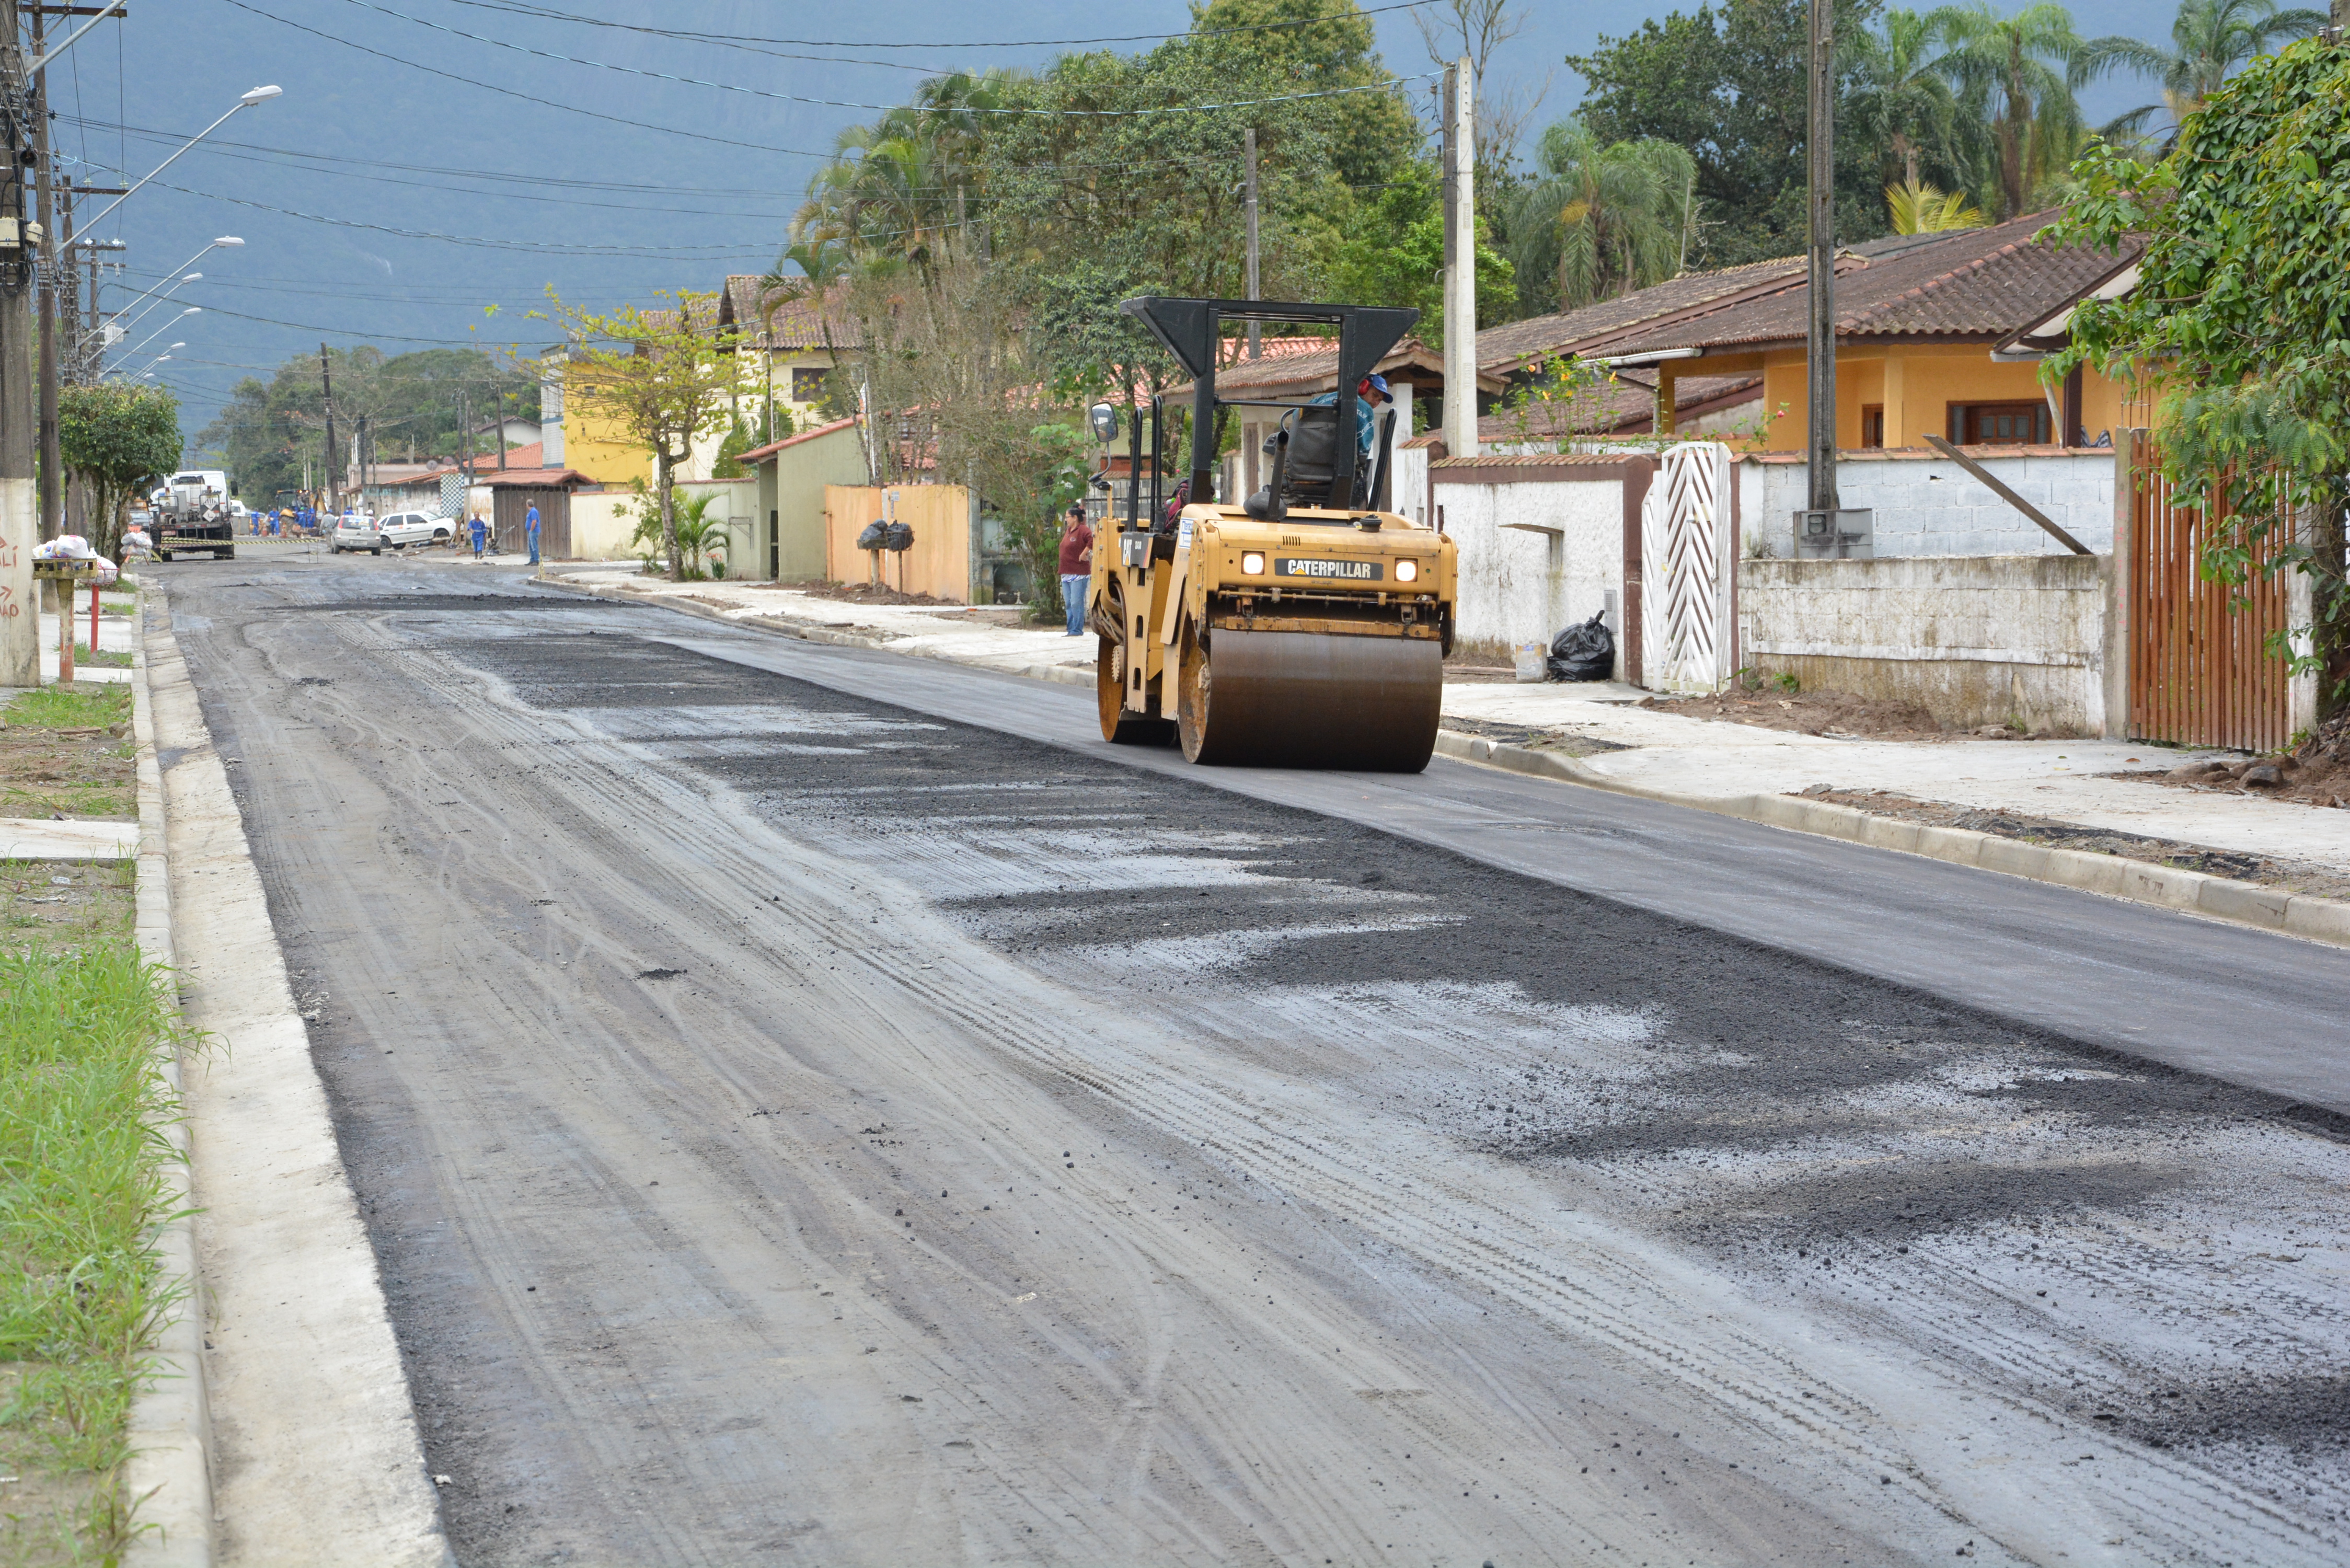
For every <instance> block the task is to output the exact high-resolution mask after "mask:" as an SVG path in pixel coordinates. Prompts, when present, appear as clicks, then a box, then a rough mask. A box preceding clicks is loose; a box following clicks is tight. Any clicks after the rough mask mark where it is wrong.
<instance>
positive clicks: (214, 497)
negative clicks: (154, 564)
mask: <svg viewBox="0 0 2350 1568" xmlns="http://www.w3.org/2000/svg"><path fill="white" fill-rule="evenodd" d="M152 500H153V503H154V512H155V558H156V559H157V560H159V561H168V560H170V559H171V558H172V556H174V555H187V554H190V553H192V552H194V551H198V550H209V551H211V552H212V553H213V555H214V556H217V557H218V558H220V559H221V560H224V561H228V560H234V559H235V558H236V524H235V519H234V517H233V516H231V515H230V512H229V498H228V475H227V474H226V473H224V472H222V471H221V470H219V469H216V468H200V469H184V470H182V471H181V472H178V473H175V474H173V475H172V477H171V479H170V480H169V481H167V482H166V483H163V484H162V485H161V486H159V487H158V488H157V489H156V491H155V493H154V495H153V497H152Z"/></svg>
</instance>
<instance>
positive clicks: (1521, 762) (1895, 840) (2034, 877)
mask: <svg viewBox="0 0 2350 1568" xmlns="http://www.w3.org/2000/svg"><path fill="white" fill-rule="evenodd" d="M531 580H532V581H533V582H535V583H536V584H539V585H540V586H542V587H551V588H559V589H561V590H562V591H563V592H565V593H569V594H578V595H581V596H583V597H589V598H598V599H605V600H608V601H609V602H612V603H615V604H633V605H650V606H652V607H657V608H660V609H666V610H674V611H676V612H677V613H679V614H681V615H690V616H699V617H700V618H702V619H703V620H714V621H716V622H718V623H719V624H720V625H722V626H748V627H755V628H758V629H759V630H762V631H772V632H777V633H780V634H782V635H783V636H785V637H793V638H797V639H801V640H802V641H805V642H820V643H827V644H830V645H832V646H834V647H838V648H865V649H874V650H876V651H879V652H882V653H895V654H898V655H899V656H900V657H903V658H914V659H941V660H943V661H945V662H947V663H951V664H960V665H962V666H963V667H964V668H966V669H971V670H995V671H996V672H997V673H999V674H1004V675H1019V676H1024V677H1026V678H1028V679H1029V680H1049V681H1052V682H1054V683H1055V684H1057V685H1064V686H1091V685H1092V684H1093V683H1094V678H1093V677H1092V676H1090V675H1087V674H1085V673H1083V672H1081V671H1079V670H1067V669H1064V668H1062V667H1060V666H1058V665H1050V664H1031V665H1025V666H1021V667H1017V668H1014V667H1008V666H1004V665H997V664H978V663H974V662H972V660H970V659H956V658H954V657H953V656H952V655H951V654H947V653H943V652H941V651H939V650H937V649H921V648H900V647H896V646H893V644H892V643H891V641H890V639H887V638H879V637H861V636H859V635H858V634H857V633H855V632H847V631H839V630H836V629H834V628H829V627H819V626H811V625H808V624H806V622H802V621H795V620H792V619H790V618H787V617H784V616H776V615H768V614H764V613H761V612H755V611H754V612H753V613H752V614H750V615H728V614H726V613H724V612H723V611H721V610H718V609H715V608H713V607H711V606H708V605H700V604H694V603H691V601H680V600H677V599H674V598H671V597H666V596H663V595H659V594H639V593H630V592H629V591H627V590H626V589H616V588H605V587H592V586H588V585H586V584H572V583H567V582H565V581H563V580H562V579H561V578H559V577H551V576H537V577H533V578H532V579H531ZM1436 750H1437V752H1438V753H1439V754H1440V755H1442V756H1448V757H1451V758H1452V759H1454V760H1455V761H1457V762H1464V763H1478V764H1482V765H1484V766H1487V767H1494V768H1500V769H1503V770H1504V771H1506V772H1509V773H1515V774H1533V775H1534V776H1536V777H1542V778H1552V779H1556V780H1558V781H1559V782H1561V783H1563V784H1583V785H1586V786H1587V787H1589V788H1592V789H1604V790H1607V791H1608V792H1609V793H1610V794H1622V795H1630V796H1632V797H1634V798H1635V799H1638V800H1652V801H1656V802H1658V803H1659V804H1660V805H1682V806H1688V807H1690V808H1691V809H1692V810H1696V811H1704V812H1711V813H1712V814H1713V815H1716V816H1731V817H1737V818H1739V819H1740V820H1742V821H1745V822H1759V823H1762V824H1763V825H1764V826H1769V827H1783V828H1786V829H1789V830H1790V831H1793V832H1796V833H1809V834H1814V835H1817V836H1820V837H1824V838H1840V839H1843V840H1844V841H1845V842H1846V843H1848V844H1859V845H1865V846H1867V847H1869V848H1872V849H1890V850H1893V851H1895V852H1897V853H1899V854H1905V855H1921V856H1924V857H1926V858H1928V859H1929V860H1942V861H1948V862H1949V863H1950V864H1952V865H1955V866H1971V867H1974V868H1976V869H1977V870H1980V871H1996V872H1998V873H2000V874H2001V875H2002V876H2007V877H2022V878H2023V879H2024V880H2026V881H2031V882H2046V883H2049V884H2051V885H2053V886H2055V887H2059V888H2072V889H2074V891H2076V892H2083V893H2098V894H2103V895H2105V896H2106V897H2107V898H2125V899H2127V900H2129V901H2130V902H2132V903H2138V904H2153V905H2156V906H2158V907H2159V908H2162V909H2176V910H2179V911H2182V912H2184V913H2187V914H2193V915H2203V916H2208V917H2210V918H2211V919H2220V920H2228V921H2231V922H2233V923H2235V924H2238V925H2246V926H2252V927H2255V928H2257V929H2261V930H2268V931H2281V932H2282V933H2284V934H2285V935H2287V936H2295V937H2303V938H2306V939H2307V940H2311V941H2317V942H2326V943H2330V944H2332V945H2334V946H2336V947H2350V903H2343V902H2341V901H2339V900H2336V899H2333V898H2313V897H2311V896H2309V895H2308V894H2305V893H2285V892H2281V891H2279V890H2278V889H2276V888H2263V887H2262V886H2261V885H2260V884H2258V883H2256V882H2240V881H2238V880H2236V879H2235V878H2234V877H2215V876H2213V875H2211V874H2210V872H2208V871H2189V870H2185V869H2182V868H2180V867H2175V866H2157V865H2153V864H2151V863H2149V862H2147V861H2143V860H2129V859H2125V858H2124V857H2121V856H2118V855H2092V854H2090V853H2088V852H2087V851H2086V850H2081V849H2051V848H2048V847H2046V846H2043V845H2038V844H2025V843H2023V842H2022V841H2021V840H2019V839H2013V838H2002V837H2001V836H1999V835H1998V834H1995V833H1981V832H1977V831H1976V830H1974V829H1972V828H1967V827H1937V826H1932V825H1930V824H1928V823H1920V822H1903V821H1901V820H1900V819H1898V817H1890V816H1877V815H1872V814H1870V813H1868V812H1865V811H1861V810H1859V809H1857V808H1856V807H1854V806H1848V805H1834V804H1832V803H1830V802H1827V801H1822V800H1805V799H1804V798H1803V797H1802V796H1800V795H1788V794H1746V795H1695V794H1677V793H1675V792H1673V791H1670V790H1658V789H1646V788H1643V787H1641V786H1639V785H1638V784H1629V783H1627V782H1626V781H1624V780H1622V779H1616V778H1610V777H1608V776H1607V774H1602V773H1600V772H1599V771H1598V770H1596V769H1595V768H1589V767H1584V766H1581V765H1580V764H1578V763H1576V762H1575V759H1574V758H1572V757H1563V756H1560V755H1558V754H1556V753H1551V752H1537V751H1532V750H1529V749H1528V748H1526V747H1523V746H1512V745H1507V744H1503V743H1502V742H1494V741H1489V740H1486V739H1484V738H1483V737H1482V736H1475V735H1464V734H1461V732H1458V731H1453V730H1440V731H1438V732H1437V735H1436Z"/></svg>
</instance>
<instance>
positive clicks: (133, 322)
mask: <svg viewBox="0 0 2350 1568" xmlns="http://www.w3.org/2000/svg"><path fill="white" fill-rule="evenodd" d="M202 281H203V274H202V273H200V272H192V273H185V274H182V275H181V276H180V277H179V278H178V279H176V280H175V281H174V282H173V283H172V286H171V287H170V288H166V289H164V290H163V292H162V293H161V294H160V295H157V296H156V298H155V305H161V304H162V303H163V302H164V301H165V300H167V299H169V298H171V297H172V295H173V294H175V293H177V292H178V290H179V287H180V285H181V284H183V283H199V282H202ZM147 292H148V294H154V292H155V291H154V290H153V289H149V290H148V291H147ZM145 297H146V296H145V295H141V296H140V298H141V299H143V298H145ZM137 303H138V300H133V301H131V304H132V305H136V304H137ZM155 305H151V306H148V307H147V308H146V309H145V310H142V311H140V313H139V314H138V315H136V316H133V317H130V318H129V319H128V320H125V319H123V315H122V311H121V310H118V311H116V312H115V313H114V316H115V320H114V325H115V326H117V327H121V328H122V335H123V336H124V337H128V336H130V329H131V328H132V327H136V326H138V325H139V324H140V322H142V321H144V320H146V319H147V317H149V316H150V315H151V314H153V312H154V309H155ZM129 308H130V306H124V307H123V309H124V310H127V309H129Z"/></svg>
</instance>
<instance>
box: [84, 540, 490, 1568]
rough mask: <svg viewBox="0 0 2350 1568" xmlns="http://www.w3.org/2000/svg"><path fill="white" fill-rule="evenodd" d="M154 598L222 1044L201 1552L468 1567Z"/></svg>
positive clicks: (188, 1008)
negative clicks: (429, 1460)
mask: <svg viewBox="0 0 2350 1568" xmlns="http://www.w3.org/2000/svg"><path fill="white" fill-rule="evenodd" d="M142 600H143V601H144V602H143V604H142V615H143V616H144V619H143V621H142V630H143V632H144V636H142V639H141V643H140V661H139V665H138V666H137V668H138V669H139V670H140V672H141V676H142V680H144V682H145V689H146V692H147V696H148V700H149V702H150V705H151V715H152V717H151V726H152V728H151V733H152V735H153V737H154V740H155V742H156V744H157V745H158V746H159V747H164V746H168V748H169V751H168V754H169V756H170V758H171V761H170V763H169V766H168V767H164V766H161V765H160V764H161V763H162V756H161V755H160V754H159V755H158V756H157V758H156V762H157V763H158V764H159V765H158V767H157V770H156V774H155V778H156V781H157V783H158V784H159V785H160V789H159V791H158V794H159V796H160V798H161V801H162V803H163V805H164V811H163V813H162V815H161V817H160V818H159V823H160V825H161V828H162V831H163V834H164V838H165V843H166V845H167V846H168V848H169V852H170V858H169V861H168V869H169V873H170V876H171V877H172V884H171V897H172V908H173V915H174V919H173V933H172V946H173V951H174V958H175V960H176V961H177V964H178V972H179V981H180V996H181V1006H182V1012H183V1013H184V1015H185V1016H186V1017H187V1019H188V1021H189V1023H191V1024H192V1025H194V1026H195V1027H197V1028H201V1029H203V1030H205V1031H207V1032H208V1033H211V1034H213V1035H214V1036H216V1037H217V1044H216V1045H215V1046H214V1048H213V1049H211V1050H208V1051H207V1052H206V1053H205V1054H204V1055H203V1058H202V1059H201V1060H199V1061H192V1062H190V1063H188V1064H186V1065H187V1068H188V1071H187V1075H186V1086H187V1094H186V1098H185V1102H184V1105H185V1115H186V1125H185V1128H184V1132H185V1135H186V1142H187V1147H189V1148H190V1149H191V1150H192V1155H193V1158H194V1163H192V1165H191V1166H190V1168H188V1171H187V1173H186V1175H187V1180H188V1183H189V1185H190V1187H191V1188H192V1190H193V1193H194V1195H195V1198H196V1199H197V1200H198V1201H199V1202H201V1203H202V1204H203V1220H204V1223H203V1233H202V1235H201V1236H200V1237H198V1238H197V1241H200V1242H201V1246H200V1247H199V1248H198V1249H197V1250H196V1252H195V1265H196V1268H197V1271H198V1272H197V1275H196V1277H197V1278H198V1279H199V1280H200V1282H201V1283H202V1293H201V1297H200V1299H199V1305H200V1307H201V1315H200V1316H199V1315H196V1314H185V1315H186V1316H187V1317H188V1318H189V1320H190V1321H189V1327H190V1330H191V1331H192V1337H193V1339H194V1344H195V1345H196V1347H197V1348H198V1350H199V1352H200V1354H201V1356H202V1358H203V1376H204V1378H205V1380H206V1387H205V1410H204V1414H205V1416H206V1417H208V1421H209V1424H208V1427H207V1428H206V1430H207V1433H208V1435H207V1437H206V1438H205V1441H206V1444H207V1446H208V1447H209V1449H210V1464H209V1467H208V1471H207V1473H208V1474H209V1476H210V1480H211V1507H210V1511H209V1514H208V1518H209V1521H210V1524H211V1529H212V1542H211V1544H210V1546H209V1548H208V1550H207V1551H206V1552H205V1554H204V1555H203V1557H202V1559H201V1561H202V1562H204V1563H210V1562H212V1561H213V1558H214V1556H226V1557H229V1558H232V1559H234V1560H236V1561H240V1562H253V1563H303V1564H305V1565H306V1568H330V1565H333V1568H339V1565H341V1564H346V1563H348V1564H351V1565H353V1568H359V1565H360V1564H364V1565H365V1568H452V1565H453V1563H454V1562H455V1559H454V1557H453V1556H452V1553H451V1552H450V1549H449V1545H448V1542H447V1540H446V1538H445V1537H444V1536H443V1535H442V1531H441V1522H440V1500H439V1496H438V1493H437V1491H436V1489H435V1487H434V1485H433V1483H432V1477H431V1475H430V1473H429V1472H428V1470H427V1469H426V1467H425V1463H424V1453H423V1444H422V1441H421V1436H420V1434H419V1430H418V1425H417V1420H416V1413H415V1409H414V1407H413V1404H412V1403H411V1399H410V1396H409V1388H408V1380H407V1376H406V1373H405V1370H404V1368H403V1367H402V1366H401V1364H400V1351H399V1345H398V1342H397V1340H396V1339H395V1337H394V1335H393V1333H392V1329H391V1322H390V1309H389V1308H388V1306H387V1304H386V1303H385V1300H384V1293H383V1288H382V1282H381V1280H380V1277H379V1275H378V1273H377V1269H376V1259H375V1251H374V1249H373V1247H372V1246H371V1245H370V1244H369V1240H368V1235H367V1230H366V1226H365V1223H364V1221H363V1220H362V1219H361V1217H360V1215H359V1202H358V1199H357V1197H356V1195H355V1194H354V1193H353V1191H352V1189H351V1185H350V1179H349V1177H348V1173H347V1172H346V1171H345V1169H344V1168H343V1162H342V1155H341V1150H340V1147H339V1146H338V1143H337V1140H336V1137H335V1130H334V1125H333V1121H332V1116H331V1107H330V1106H329V1104H328V1098H327V1091H326V1085H325V1082H324V1080H323V1079H322V1078H321V1077H320V1075H319V1073H318V1070H317V1064H316V1062H315V1061H314V1060H313V1058H312V1056H311V1054H310V1043H309V1032H308V1026H307V1023H305V1022H304V1020H303V1017H302V1014H301V1012H300V1011H299V1008H298V1005H297V1004H296V1001H295V998H294V992H293V985H292V979H291V976H290V975H289V974H288V972H287V971H286V961H285V954H284V950H282V949H281V948H280V946H279V945H278V940H277V935H276V927H275V924H274V922H273V920H272V918H271V915H270V911H269V908H268V900H267V895H266V893H265V889H264V888H263V884H262V879H261V871H260V867H259V866H258V865H257V864H256V863H255V859H254V857H253V849H252V845H251V843H250V841H249V840H248V839H247V837H246V836H245V831H244V815H243V812H242V811H241V810H240V808H239V806H238V804H237V801H236V796H235V794H234V788H233V786H232V785H231V784H230V781H229V776H228V773H227V770H226V768H225V766H224V763H223V759H222V758H221V756H220V755H219V753H218V751H217V749H216V747H215V745H214V743H213V739H212V735H211V732H210V730H209V728H208V727H207V726H206V724H205V722H204V720H203V710H202V707H201V705H200V702H199V700H198V697H197V693H196V690H195V685H194V682H193V681H192V679H191V677H190V675H189V673H188V670H187V667H186V660H185V659H184V658H183V656H182V654H181V652H180V650H179V647H178V644H177V641H176V639H174V638H173V636H172V630H171V628H170V626H169V624H168V622H165V623H161V624H159V618H160V617H161V616H162V615H168V613H169V600H168V598H167V597H165V596H164V594H163V592H162V590H161V587H154V588H151V590H150V592H149V594H148V595H144V596H142ZM167 738H168V739H167ZM159 864H160V862H159ZM159 1522H160V1521H159ZM157 1545H158V1548H159V1549H160V1550H161V1552H166V1553H176V1552H178V1551H179V1550H181V1546H180V1544H179V1543H176V1542H172V1541H170V1540H169V1539H167V1540H166V1541H165V1542H160V1543H157ZM129 1561H130V1562H133V1563H142V1564H143V1563H172V1564H174V1565H175V1568H176V1565H177V1564H180V1563H195V1562H197V1561H199V1559H198V1558H196V1557H194V1556H192V1555H191V1556H181V1555H176V1554H172V1555H158V1556H153V1557H140V1556H139V1555H137V1554H136V1553H135V1552H134V1554H133V1556H132V1557H131V1558H130V1559H129Z"/></svg>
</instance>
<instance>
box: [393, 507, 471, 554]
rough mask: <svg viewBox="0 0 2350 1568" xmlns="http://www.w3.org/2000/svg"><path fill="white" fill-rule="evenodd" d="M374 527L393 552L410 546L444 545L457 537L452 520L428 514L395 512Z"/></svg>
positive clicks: (455, 525) (454, 521)
mask: <svg viewBox="0 0 2350 1568" xmlns="http://www.w3.org/2000/svg"><path fill="white" fill-rule="evenodd" d="M375 526H376V532H377V533H378V534H380V535H382V536H383V542H384V543H385V544H387V545H390V546H391V547H392V548H393V549H395V550H405V549H407V548H408V547H409V546H410V545H445V544H447V543H449V542H450V541H451V540H452V539H454V538H456V536H457V524H456V520H455V519H454V518H451V517H435V516H433V515H432V514H431V513H429V512H395V513H393V514H391V515H390V516H389V517H386V518H384V519H382V520H381V521H380V522H379V523H377V524H376V525H375Z"/></svg>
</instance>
